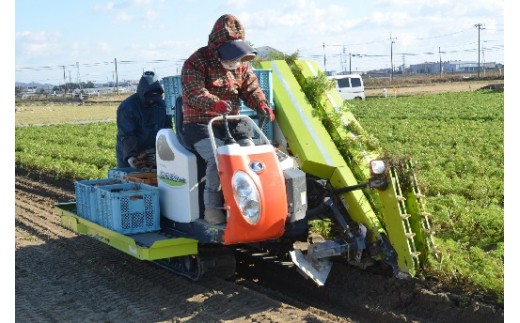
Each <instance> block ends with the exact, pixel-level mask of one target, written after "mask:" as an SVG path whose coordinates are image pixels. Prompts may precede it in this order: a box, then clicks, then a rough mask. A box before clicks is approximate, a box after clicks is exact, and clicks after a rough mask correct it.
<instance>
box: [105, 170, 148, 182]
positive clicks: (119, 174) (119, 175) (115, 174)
mask: <svg viewBox="0 0 520 323" xmlns="http://www.w3.org/2000/svg"><path fill="white" fill-rule="evenodd" d="M149 172H151V173H157V170H156V169H152V170H150V171H149ZM133 173H145V171H143V170H142V169H135V168H132V167H126V168H111V169H109V170H108V178H115V179H120V180H122V181H123V182H126V180H125V179H124V178H123V177H124V176H126V175H128V174H133Z"/></svg>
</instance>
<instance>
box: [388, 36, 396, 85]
mask: <svg viewBox="0 0 520 323" xmlns="http://www.w3.org/2000/svg"><path fill="white" fill-rule="evenodd" d="M395 39H397V38H392V34H390V82H392V81H393V80H394V48H393V45H394V43H395V41H394V40H395Z"/></svg>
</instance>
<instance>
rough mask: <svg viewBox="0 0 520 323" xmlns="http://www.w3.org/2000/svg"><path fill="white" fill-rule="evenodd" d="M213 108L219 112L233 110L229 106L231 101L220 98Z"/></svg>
mask: <svg viewBox="0 0 520 323" xmlns="http://www.w3.org/2000/svg"><path fill="white" fill-rule="evenodd" d="M214 110H215V111H216V112H218V113H220V114H224V113H229V112H231V110H233V107H232V106H231V101H227V100H220V101H218V102H217V104H215V107H214Z"/></svg>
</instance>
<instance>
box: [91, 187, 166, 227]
mask: <svg viewBox="0 0 520 323" xmlns="http://www.w3.org/2000/svg"><path fill="white" fill-rule="evenodd" d="M96 194H97V200H98V203H99V221H100V224H101V225H102V226H104V227H106V228H109V229H111V230H114V231H117V232H119V233H122V234H133V233H142V232H150V231H157V230H159V229H160V207H159V189H158V188H157V187H154V186H151V185H148V184H142V183H124V184H116V185H108V186H101V187H99V188H98V189H97V190H96Z"/></svg>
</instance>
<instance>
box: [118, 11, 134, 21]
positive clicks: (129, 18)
mask: <svg viewBox="0 0 520 323" xmlns="http://www.w3.org/2000/svg"><path fill="white" fill-rule="evenodd" d="M114 18H115V20H116V21H117V22H125V23H126V22H132V21H133V20H134V17H133V16H132V15H130V14H128V13H126V12H119V13H117V14H116V15H115V16H114Z"/></svg>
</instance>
